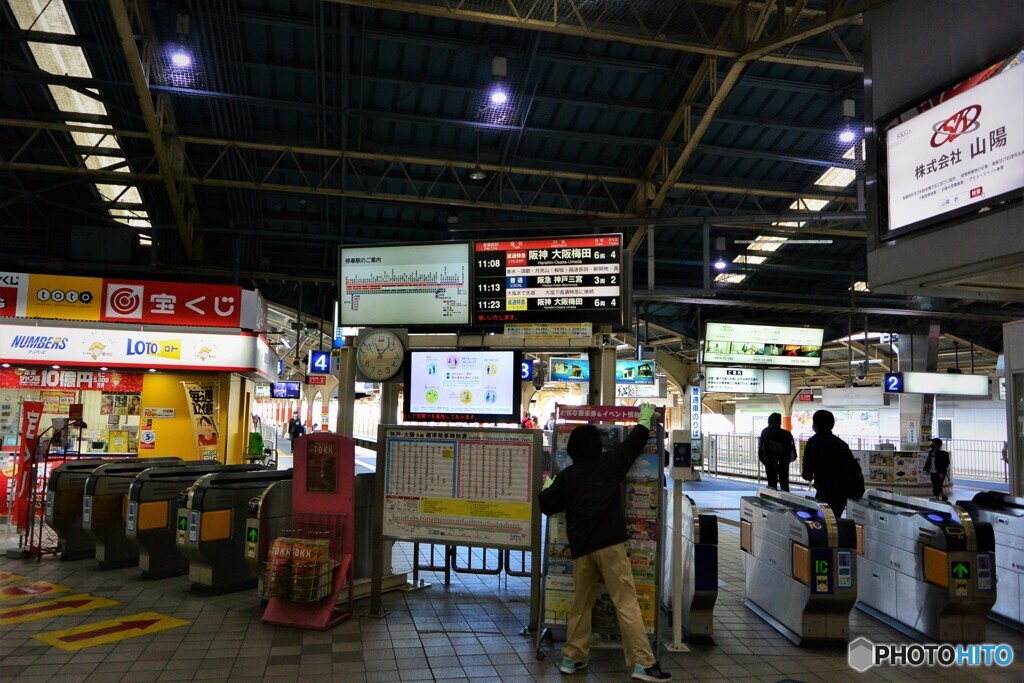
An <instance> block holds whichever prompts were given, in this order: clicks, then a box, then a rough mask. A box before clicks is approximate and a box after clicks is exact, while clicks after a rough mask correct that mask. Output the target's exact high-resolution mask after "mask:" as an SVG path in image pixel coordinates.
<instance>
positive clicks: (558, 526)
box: [544, 423, 664, 635]
mask: <svg viewBox="0 0 1024 683" xmlns="http://www.w3.org/2000/svg"><path fill="white" fill-rule="evenodd" d="M576 426H577V425H575V424H572V423H559V424H557V425H556V430H555V431H556V439H555V458H554V461H555V462H554V470H555V471H554V472H553V473H552V474H554V473H557V472H558V471H559V470H561V469H564V468H566V467H568V466H569V465H570V464H572V460H571V458H569V454H568V453H567V452H566V451H565V444H566V442H567V441H568V438H569V434H570V433H571V432H572V430H573V429H574V428H575V427H576ZM597 427H598V428H599V429H600V430H601V438H602V440H603V441H604V444H605V447H606V448H607V447H609V446H611V445H613V444H617V443H620V442H621V441H622V440H623V439H624V438H625V437H626V435H627V434H628V433H629V430H630V429H632V425H630V426H618V425H607V424H605V425H597ZM661 439H662V430H661V427H660V426H659V427H658V428H657V429H656V430H654V431H653V432H652V433H651V436H650V438H649V439H648V441H647V445H646V446H645V447H644V450H643V451H642V452H641V454H640V456H639V457H638V458H637V459H636V462H634V463H633V467H632V468H630V470H629V473H628V474H627V475H626V483H625V486H624V496H623V505H624V507H625V512H626V530H627V531H628V532H629V540H627V541H626V552H627V553H628V555H629V562H630V565H631V566H632V568H633V582H634V583H635V584H636V594H637V599H638V601H639V604H640V613H641V614H642V615H643V619H644V629H645V630H646V631H647V634H648V635H654V634H655V632H656V628H657V619H656V618H657V609H656V605H657V604H658V601H657V586H658V572H659V566H658V565H659V563H658V557H659V548H660V546H659V541H660V534H661V526H662V524H661V508H662V504H663V503H664V497H663V490H664V489H663V487H662V480H661V478H662V469H661V455H660V453H661V449H660V448H659V446H658V444H660V443H661ZM547 524H548V527H547V539H546V542H545V546H544V550H545V558H546V571H545V577H544V625H545V626H547V627H561V628H564V627H565V626H566V620H567V618H568V614H569V606H570V605H571V604H572V598H573V578H572V555H571V553H570V551H569V539H568V536H567V535H566V531H565V514H557V515H552V516H550V517H548V518H547ZM593 625H594V633H596V634H601V635H617V634H618V621H617V620H616V616H615V606H614V605H613V604H612V601H611V597H610V596H609V595H608V591H607V590H606V589H605V587H604V586H603V585H602V586H601V587H600V590H599V591H598V595H597V603H596V605H595V606H594V613H593Z"/></svg>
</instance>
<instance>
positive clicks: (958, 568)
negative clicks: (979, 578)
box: [953, 562, 971, 579]
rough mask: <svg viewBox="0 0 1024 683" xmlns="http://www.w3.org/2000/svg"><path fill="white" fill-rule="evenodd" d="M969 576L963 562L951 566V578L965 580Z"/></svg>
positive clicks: (969, 571)
mask: <svg viewBox="0 0 1024 683" xmlns="http://www.w3.org/2000/svg"><path fill="white" fill-rule="evenodd" d="M970 575H971V570H970V568H969V567H968V566H967V565H966V564H964V563H963V562H957V563H956V564H954V565H953V576H955V577H956V578H958V579H966V578H967V577H968V576H970Z"/></svg>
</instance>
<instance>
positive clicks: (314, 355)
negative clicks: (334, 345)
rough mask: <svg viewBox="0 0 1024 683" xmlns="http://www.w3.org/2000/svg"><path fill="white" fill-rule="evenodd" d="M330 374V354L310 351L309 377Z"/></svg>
mask: <svg viewBox="0 0 1024 683" xmlns="http://www.w3.org/2000/svg"><path fill="white" fill-rule="evenodd" d="M330 372H331V352H330V351H310V352H309V374H311V375H329V374H330Z"/></svg>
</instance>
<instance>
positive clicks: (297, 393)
mask: <svg viewBox="0 0 1024 683" xmlns="http://www.w3.org/2000/svg"><path fill="white" fill-rule="evenodd" d="M270 394H271V395H272V396H273V397H274V398H301V397H302V384H301V383H300V382H274V384H273V385H271V390H270Z"/></svg>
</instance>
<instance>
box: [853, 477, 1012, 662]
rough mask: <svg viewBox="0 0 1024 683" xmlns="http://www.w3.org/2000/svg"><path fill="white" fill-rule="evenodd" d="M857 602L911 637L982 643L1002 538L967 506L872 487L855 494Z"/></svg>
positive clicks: (932, 640)
mask: <svg viewBox="0 0 1024 683" xmlns="http://www.w3.org/2000/svg"><path fill="white" fill-rule="evenodd" d="M846 509H847V514H848V515H849V516H850V519H852V520H853V521H854V522H856V524H857V540H858V543H857V545H858V549H859V551H860V555H859V556H858V558H857V571H858V573H859V575H860V579H859V585H858V600H859V601H858V603H857V607H858V608H859V609H861V610H862V611H864V612H867V613H868V614H870V615H872V616H874V617H876V618H877V619H879V620H881V621H884V622H885V623H887V624H888V625H890V626H892V627H893V628H895V629H897V630H899V631H902V632H904V633H906V634H907V635H909V636H910V637H912V638H917V639H920V640H923V641H928V642H935V641H946V642H949V641H953V642H982V641H984V640H985V617H986V616H987V615H988V613H989V611H990V610H991V609H992V605H993V604H995V601H996V567H995V556H994V555H995V537H994V535H993V531H992V525H991V524H989V523H988V522H981V521H975V520H972V519H971V517H970V515H968V514H967V512H966V511H965V510H964V509H963V508H960V507H957V506H955V505H952V504H951V503H946V502H942V501H936V500H926V499H924V498H913V497H910V496H903V495H900V494H897V493H891V492H889V491H882V490H878V489H871V490H869V491H867V492H865V494H864V497H863V498H861V499H859V500H853V499H851V500H850V502H849V503H848V505H847V508H846Z"/></svg>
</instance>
